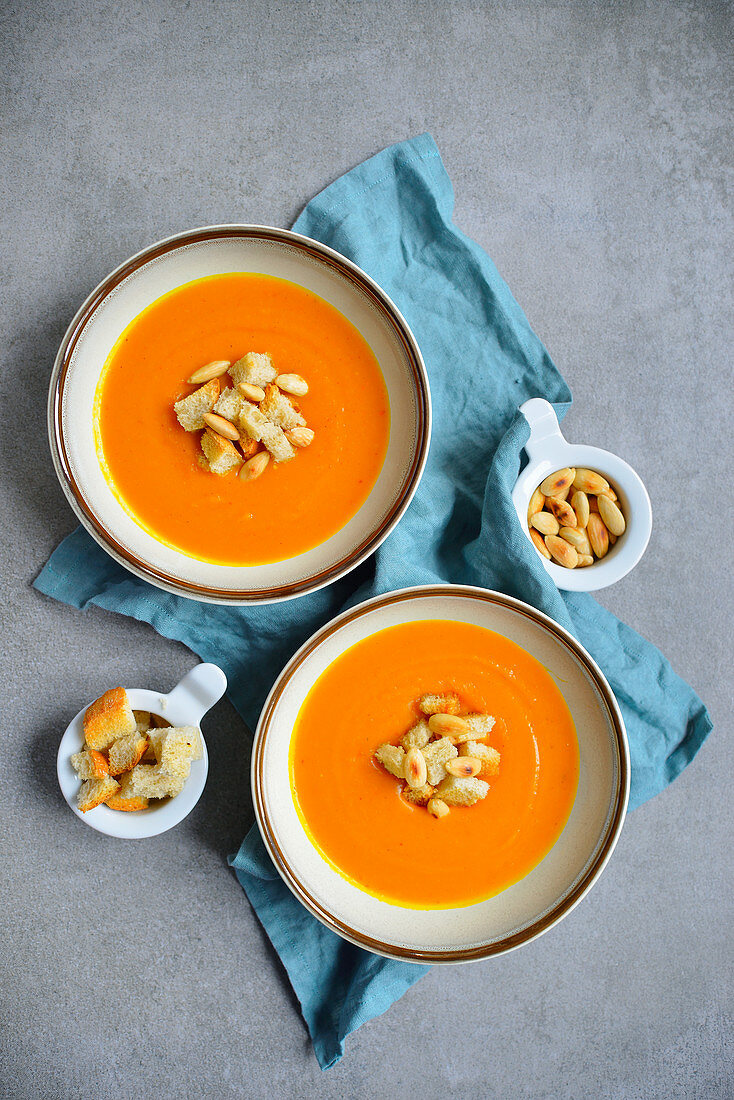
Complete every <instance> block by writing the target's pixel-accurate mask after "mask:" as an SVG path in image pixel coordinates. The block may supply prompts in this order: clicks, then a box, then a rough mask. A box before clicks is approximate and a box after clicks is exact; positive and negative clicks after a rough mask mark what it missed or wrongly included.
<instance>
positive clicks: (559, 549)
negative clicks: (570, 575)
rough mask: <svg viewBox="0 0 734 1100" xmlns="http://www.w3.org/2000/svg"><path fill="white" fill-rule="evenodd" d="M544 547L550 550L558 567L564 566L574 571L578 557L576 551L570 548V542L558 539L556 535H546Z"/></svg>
mask: <svg viewBox="0 0 734 1100" xmlns="http://www.w3.org/2000/svg"><path fill="white" fill-rule="evenodd" d="M545 545H546V546H547V547H548V549H549V550H550V552H551V554H552V555H553V557H554V558H555V559H556V561H557V562H558V564H559V565H562V566H564V567H565V568H566V569H575V568H576V566H577V565H578V561H579V556H578V554H577V553H576V550H575V549H574V547H573V546H571V543H570V542H566V540H565V539H560V538H558V536H557V535H546V537H545Z"/></svg>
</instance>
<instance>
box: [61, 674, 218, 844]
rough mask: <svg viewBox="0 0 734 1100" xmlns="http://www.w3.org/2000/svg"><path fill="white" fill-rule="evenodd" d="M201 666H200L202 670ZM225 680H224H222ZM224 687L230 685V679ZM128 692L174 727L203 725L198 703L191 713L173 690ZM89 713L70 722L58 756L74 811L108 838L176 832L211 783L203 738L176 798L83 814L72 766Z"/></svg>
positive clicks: (135, 706)
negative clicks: (198, 754) (199, 753)
mask: <svg viewBox="0 0 734 1100" xmlns="http://www.w3.org/2000/svg"><path fill="white" fill-rule="evenodd" d="M201 667H202V666H199V668H201ZM222 679H224V678H223V677H222ZM224 683H225V684H226V681H224ZM126 690H127V695H128V698H129V700H130V705H131V706H132V708H133V710H147V711H150V712H151V713H153V714H158V715H160V717H161V718H165V720H166V721H167V722H170V723H171V725H172V726H189V725H198V724H199V717H200V713H201V711H200V710H199V709H198V708H197V707H196V704H195V703H194V706H193V709H192V705H191V700H190V699H189V698H181V699H179V697H176V698H174V692H171V694H170V695H160V694H159V693H158V692H155V691H147V690H145V689H143V688H127V689H126ZM222 690H224V689H222ZM88 705H89V704H87V706H88ZM86 709H87V707H86V706H84V707H82V709H81V710H80V711H79V713H78V714H77V715H76V716H75V718H74V719H73V720H72V721H71V722H70V723H69V725H68V727H67V729H66V732H65V733H64V736H63V737H62V738H61V744H60V745H59V751H58V755H57V758H56V771H57V774H58V777H59V786H60V787H61V793H62V794H63V796H64V798H65V799H66V801H67V803H68V804H69V807H70V809H72V810H73V811H74V813H75V814H76V815H77V817H80V818H81V819H82V821H83V822H84V823H85V824H86V825H90V826H91V827H92V828H93V829H96V830H97V832H100V833H106V834H107V836H116V837H123V838H125V839H128V840H141V839H143V838H144V837H150V836H157V835H158V834H159V833H165V832H166V831H167V830H168V829H172V828H173V826H174V825H178V823H179V821H182V820H183V819H184V818H185V817H186V816H187V815H188V814H189V813H191V811H192V810H193V808H194V806H195V805H196V803H197V802H198V801H199V799H200V798H201V794H202V791H203V790H204V786H205V784H206V777H207V774H208V771H209V756H208V754H207V751H206V742H205V741H204V738H203V736H202V745H203V754H202V757H201V760H194V761H193V762H192V764H191V772H190V774H189V777H188V779H187V780H186V785H185V786H184V789H183V790H182V791H181V793H180V794H177V795H176V797H175V798H169V799H166V801H164V802H161V803H160V804H158V805H155V806H150V807H149V808H148V809H147V810H135V811H132V812H130V811H121V810H111V809H110V807H109V806H105V805H102V806H96V807H95V808H94V809H93V810H87V812H86V813H82V812H81V810H80V809H79V807H78V805H77V793H78V791H79V787H80V782H79V777H78V776H77V774H76V772H75V771H74V769H73V768H72V766H71V756H72V753H75V752H79V751H80V749H81V748H82V745H83V744H84V727H83V720H84V712H85V710H86Z"/></svg>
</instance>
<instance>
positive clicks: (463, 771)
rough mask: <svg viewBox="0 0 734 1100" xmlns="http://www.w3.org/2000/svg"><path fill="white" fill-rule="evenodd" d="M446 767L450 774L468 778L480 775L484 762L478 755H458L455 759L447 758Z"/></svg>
mask: <svg viewBox="0 0 734 1100" xmlns="http://www.w3.org/2000/svg"><path fill="white" fill-rule="evenodd" d="M444 767H445V768H446V771H447V772H448V773H449V775H455V776H456V777H457V778H464V779H468V778H469V777H470V776H472V775H479V773H480V771H481V770H482V762H481V760H477V758H476V756H456V757H454V759H453V760H447V761H446V763H445V764H444Z"/></svg>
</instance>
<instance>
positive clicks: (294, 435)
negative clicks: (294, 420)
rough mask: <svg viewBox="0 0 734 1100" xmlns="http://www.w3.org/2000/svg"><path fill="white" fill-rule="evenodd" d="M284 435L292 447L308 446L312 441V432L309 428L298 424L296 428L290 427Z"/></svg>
mask: <svg viewBox="0 0 734 1100" xmlns="http://www.w3.org/2000/svg"><path fill="white" fill-rule="evenodd" d="M285 437H286V439H287V440H288V442H289V443H292V444H293V446H294V447H310V446H311V444H312V443H313V437H314V432H313V431H312V430H311V429H310V428H305V427H302V426H301V425H299V426H298V427H296V428H290V429H289V431H287V432H286V433H285Z"/></svg>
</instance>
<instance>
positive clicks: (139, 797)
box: [71, 687, 203, 813]
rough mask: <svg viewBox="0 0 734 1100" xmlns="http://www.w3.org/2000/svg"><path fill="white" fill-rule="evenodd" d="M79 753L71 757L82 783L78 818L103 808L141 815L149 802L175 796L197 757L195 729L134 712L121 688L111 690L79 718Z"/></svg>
mask: <svg viewBox="0 0 734 1100" xmlns="http://www.w3.org/2000/svg"><path fill="white" fill-rule="evenodd" d="M83 724H84V748H83V749H82V751H81V752H76V753H74V755H73V756H72V757H71V764H72V767H73V768H74V770H75V772H76V773H77V775H78V776H79V778H80V779H81V780H82V785H81V788H80V789H79V795H78V805H79V809H80V810H81V811H82V813H86V812H87V810H93V809H94V807H95V806H99V805H101V804H102V803H103V802H104V803H106V804H107V805H108V806H109V807H110V809H112V810H146V809H147V808H148V806H149V803H150V800H151V799H161V798H171V797H173V796H175V795H177V794H179V793H180V792H181V791H182V790H183V787H184V784H185V782H186V780H187V779H188V777H189V772H190V770H191V762H192V760H199V759H201V756H202V751H203V749H202V741H201V732H200V731H199V729H198V728H197V727H196V726H180V727H174V726H171V725H170V724H169V723H168V722H166V721H165V720H164V719H162V718H160V717H159V716H158V715H151V714H149V713H148V711H143V710H133V709H132V707H131V706H130V700H129V699H128V695H127V692H126V691H125V689H124V688H121V687H118V688H112V690H111V691H106V692H105V693H104V695H101V696H100V697H99V699H96V700H95V701H94V702H93V703H92V705H91V706H90V707H87V709H86V711H85V713H84V723H83Z"/></svg>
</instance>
